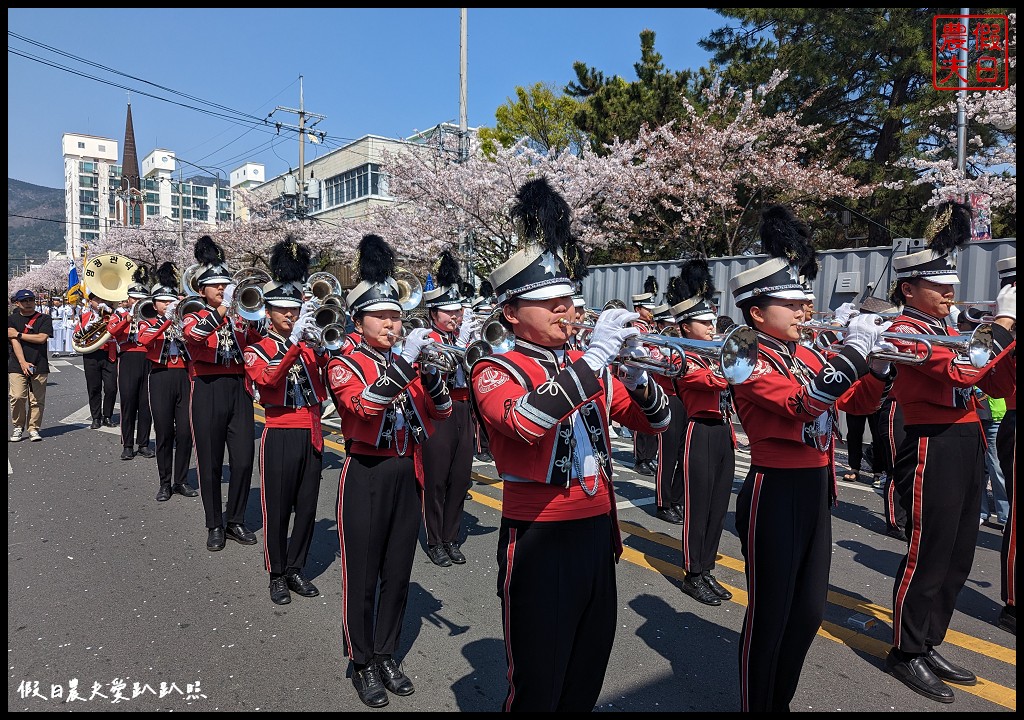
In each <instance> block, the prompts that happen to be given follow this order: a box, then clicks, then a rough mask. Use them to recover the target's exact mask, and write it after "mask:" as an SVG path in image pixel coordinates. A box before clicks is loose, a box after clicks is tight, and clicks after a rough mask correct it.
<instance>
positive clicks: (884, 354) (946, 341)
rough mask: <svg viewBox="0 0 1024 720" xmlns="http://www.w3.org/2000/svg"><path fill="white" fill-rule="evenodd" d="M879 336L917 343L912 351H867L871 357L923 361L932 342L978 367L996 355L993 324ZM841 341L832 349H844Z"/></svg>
mask: <svg viewBox="0 0 1024 720" xmlns="http://www.w3.org/2000/svg"><path fill="white" fill-rule="evenodd" d="M879 337H881V338H882V339H883V340H895V341H897V342H907V343H914V350H913V351H907V352H904V351H885V350H882V351H878V352H872V353H869V354H868V360H887V361H889V362H896V363H904V364H906V365H923V364H924V363H926V362H928V360H930V359H931V356H932V346H934V345H938V346H940V347H948V348H950V349H952V350H954V351H955V352H956V353H957V354H958V355H961V356H963V357H965V358H966V359H967V360H969V361H970V363H971V365H973V366H974V367H976V368H983V367H985V366H986V365H987V364H988V363H989V361H990V360H992V358H994V357H995V355H996V352H995V340H994V339H993V337H992V326H991V325H989V324H985V325H979V326H978V327H977V328H975V330H974V332H973V333H971V334H970V335H927V334H917V333H896V332H884V333H882V334H881V335H880V336H879ZM842 347H843V346H842V344H840V343H833V344H832V345H830V346H829V348H828V350H829V351H830V352H839V351H840V350H842Z"/></svg>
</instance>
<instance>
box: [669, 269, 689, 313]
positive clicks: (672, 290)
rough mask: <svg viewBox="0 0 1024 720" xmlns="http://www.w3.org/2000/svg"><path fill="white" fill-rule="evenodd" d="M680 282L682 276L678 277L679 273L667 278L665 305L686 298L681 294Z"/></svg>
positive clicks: (677, 302)
mask: <svg viewBox="0 0 1024 720" xmlns="http://www.w3.org/2000/svg"><path fill="white" fill-rule="evenodd" d="M681 282H682V277H680V276H679V275H676V276H675V277H670V278H669V279H668V287H667V288H665V304H666V305H670V306H671V305H678V304H679V303H681V302H682V301H683V300H686V298H687V296H685V295H683V292H682V290H680V283H681Z"/></svg>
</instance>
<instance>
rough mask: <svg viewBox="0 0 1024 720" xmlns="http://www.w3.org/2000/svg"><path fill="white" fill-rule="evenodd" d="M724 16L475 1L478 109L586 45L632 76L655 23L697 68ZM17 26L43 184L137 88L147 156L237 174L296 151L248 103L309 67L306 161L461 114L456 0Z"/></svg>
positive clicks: (21, 171) (565, 62) (120, 111)
mask: <svg viewBox="0 0 1024 720" xmlns="http://www.w3.org/2000/svg"><path fill="white" fill-rule="evenodd" d="M726 24H727V21H726V19H725V18H723V17H721V16H719V15H717V14H716V13H714V12H713V11H711V10H704V9H652V8H636V9H623V8H618V9H609V10H603V9H538V8H532V9H476V8H471V9H469V11H468V23H467V27H468V42H467V48H468V71H467V83H468V90H467V112H468V122H469V125H470V126H478V125H490V126H493V125H494V111H495V109H496V108H498V107H499V106H500V105H502V104H503V103H504V102H505V101H506V100H507V99H508V98H509V97H513V96H514V93H515V88H516V86H529V85H532V84H533V83H536V82H545V83H552V84H554V85H555V86H556V87H558V88H561V87H563V86H564V85H565V84H567V83H568V82H570V81H571V80H573V79H574V77H575V76H574V73H573V70H572V65H573V62H575V61H580V62H583V63H585V64H587V65H589V66H591V67H595V68H597V69H599V70H601V71H602V72H604V74H605V75H606V76H610V75H620V76H621V77H623V78H625V79H627V80H634V79H635V77H636V76H635V73H634V70H633V64H634V63H635V62H637V61H638V60H639V58H640V32H641V31H642V30H644V29H651V30H653V31H654V32H655V33H656V39H655V49H656V50H657V51H658V52H660V53H661V54H662V56H663V58H664V63H665V66H666V68H668V69H670V70H683V69H688V68H690V69H696V68H698V67H701V66H702V65H704V64H706V63H707V61H708V59H709V58H708V55H707V53H705V52H704V51H703V50H701V49H700V48H699V47H698V46H697V41H698V40H699V39H701V38H702V37H705V36H706V35H707V34H708V33H709V32H710V31H711V30H713V29H715V28H718V27H722V26H725V25H726ZM7 30H8V37H7V45H8V51H7V59H8V64H7V105H8V110H7V148H8V160H7V175H8V177H10V178H14V179H16V180H22V181H25V182H30V183H33V184H36V185H43V186H45V187H51V188H63V185H64V181H63V163H62V159H61V136H62V134H63V133H65V132H72V133H81V134H87V135H98V136H101V137H108V138H112V139H114V140H117V141H118V143H119V145H120V144H122V143H123V140H124V122H125V114H126V107H127V103H128V99H129V91H128V89H131V103H132V117H133V122H134V126H135V139H136V145H137V149H138V152H139V156H140V159H141V158H142V157H144V156H145V155H146V154H148V153H149V152H150V151H151V150H153V149H155V148H157V147H159V148H164V149H168V150H172V151H174V152H175V153H176V154H177V155H178V157H180V158H182V159H183V160H187V161H190V162H192V163H195V164H197V165H202V166H204V167H209V168H220V169H221V170H222V171H223V173H224V175H225V176H226V175H227V173H228V172H230V171H231V170H232V169H234V168H236V167H238V166H239V165H241V164H242V163H243V162H246V161H253V162H261V163H263V164H264V165H265V166H266V173H267V176H268V177H272V176H274V175H277V174H280V173H283V172H286V171H287V170H288V169H289V167H297V166H298V154H299V151H298V141H297V139H296V136H295V134H294V133H282V134H281V135H280V136H278V135H276V134H275V132H274V130H273V129H272V128H265V127H264V126H262V125H259V126H256V127H254V126H253V125H252V124H246V123H244V122H239V120H238V115H237V114H238V113H242V114H244V115H246V116H251V117H253V118H264V117H266V115H267V114H268V113H269V112H270V111H272V110H274V108H276V107H277V106H284V107H290V108H298V107H299V76H300V75H301V76H302V78H303V80H302V86H303V106H304V109H305V110H306V112H307V113H318V114H320V115H325V116H326V119H324V120H322V121H321V122H320V123H319V125H317V129H318V130H322V131H324V132H326V133H327V141H326V143H325V144H324V145H323V146H321V148H317V147H315V146H311V145H308V144H307V145H306V150H305V157H306V160H307V162H308V161H309V160H310V159H312V158H313V157H315V156H316V154H317V152H324V151H325V149H333V148H336V147H339V146H340V145H342V144H344V143H345V142H347V141H350V140H352V139H355V138H358V137H362V136H363V135H367V134H375V135H383V136H385V137H408V136H409V135H412V134H413V133H415V132H417V131H419V130H426V129H429V128H431V127H433V126H434V125H436V124H437V123H440V122H445V121H451V122H454V123H458V121H459V57H460V56H459V52H460V51H459V36H460V29H459V10H458V8H420V9H416V8H394V9H349V10H335V9H328V10H323V9H316V8H287V9H275V10H252V9H248V10H241V11H237V10H221V9H210V10H202V9H189V8H181V9H138V10H135V9H120V8H118V9H85V8H60V9H24V8H20V9H8V11H7ZM40 45H43V46H47V47H40ZM24 55H28V56H30V57H31V58H37V59H38V60H37V59H29V58H26V57H24ZM69 55H70V56H74V57H68V56H69ZM39 60H42V61H43V62H40V61H39ZM55 65H56V66H59V67H54V66H55ZM96 65H101V66H105V68H108V69H101V68H98V67H96ZM116 73H122V74H116ZM126 75H127V76H132V77H131V78H129V77H125V76H126ZM87 76H90V77H87ZM91 78H99V80H96V79H91ZM156 86H162V87H156ZM172 91H174V92H172ZM146 93H148V95H147V94H146ZM185 95H187V96H191V99H189V98H186V97H184V96H185ZM152 96H156V97H152ZM158 98H164V99H158ZM167 100H173V102H168V101H167ZM211 104H215V105H218V106H220V108H219V109H218V108H214V107H212V106H211ZM184 105H189V106H193V107H196V108H199V109H198V110H197V109H190V108H188V107H184ZM218 114H220V115H228V116H229V117H227V118H225V117H222V116H218ZM273 119H274V120H279V121H281V122H283V123H286V124H289V125H297V124H298V117H297V115H295V114H294V113H285V112H282V111H277V112H276V113H275V114H274V118H273ZM184 167H185V171H186V176H188V175H189V174H191V173H192V172H196V173H198V171H195V169H194V168H190V167H189V166H188V165H185V166H184ZM211 174H212V173H211Z"/></svg>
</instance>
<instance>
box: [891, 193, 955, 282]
mask: <svg viewBox="0 0 1024 720" xmlns="http://www.w3.org/2000/svg"><path fill="white" fill-rule="evenodd" d="M971 219H972V213H971V206H970V205H967V204H966V203H959V202H956V201H952V200H949V201H946V202H944V203H942V204H941V205H939V206H938V207H937V208H936V209H935V217H934V218H932V220H931V222H929V223H928V227H927V228H926V229H925V231H924V237H925V240H927V241H928V249H927V250H922V251H921V252H916V253H911V254H909V255H902V256H900V257H898V258H895V259H894V260H893V261H892V267H893V269H894V270H895V271H896V283H897V284H899V283H900V281H902V280H912V279H914V278H924V279H925V280H930V281H931V282H934V283H939V284H940V285H959V284H960V276H959V275H957V273H956V256H957V254H958V252H959V250H960V248H962V247H964V246H965V245H966V244H967V243H969V242H970V241H971Z"/></svg>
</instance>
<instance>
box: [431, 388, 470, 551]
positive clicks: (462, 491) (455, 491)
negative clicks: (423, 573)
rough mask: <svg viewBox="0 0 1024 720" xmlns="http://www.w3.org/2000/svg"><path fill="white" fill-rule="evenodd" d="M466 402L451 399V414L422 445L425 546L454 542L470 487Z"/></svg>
mask: <svg viewBox="0 0 1024 720" xmlns="http://www.w3.org/2000/svg"><path fill="white" fill-rule="evenodd" d="M471 415H472V413H471V412H470V407H469V401H468V400H452V415H451V417H450V418H448V419H447V420H445V421H443V422H439V423H437V424H436V425H434V434H433V435H431V436H430V437H429V438H428V439H427V441H426V442H425V443H423V475H424V478H423V525H424V527H425V528H426V531H427V544H428V545H439V544H441V543H448V542H458V541H459V531H460V530H461V529H462V511H463V509H464V508H465V506H466V493H467V492H468V491H469V488H470V487H471V486H472V485H473V479H472V478H471V477H470V473H472V472H473V454H474V452H473V451H474V449H475V448H474V447H473V421H472V418H471Z"/></svg>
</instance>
